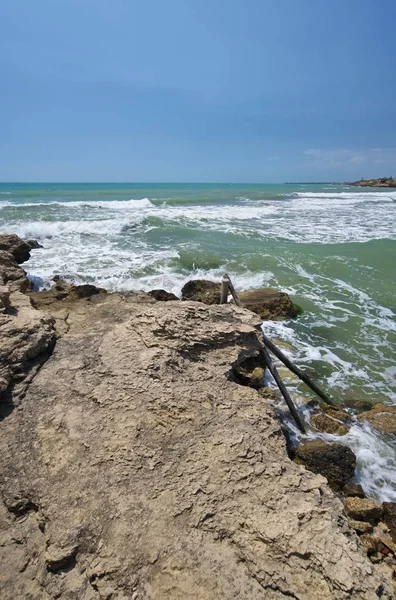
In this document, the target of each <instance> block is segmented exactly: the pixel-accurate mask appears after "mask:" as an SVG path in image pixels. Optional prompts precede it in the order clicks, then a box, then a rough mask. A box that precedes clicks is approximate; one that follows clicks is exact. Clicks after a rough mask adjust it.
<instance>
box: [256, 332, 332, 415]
mask: <svg viewBox="0 0 396 600" xmlns="http://www.w3.org/2000/svg"><path fill="white" fill-rule="evenodd" d="M263 337H264V344H265V345H266V346H267V348H268V349H269V350H271V352H272V353H273V354H275V356H276V357H277V358H279V360H281V361H282V362H283V364H284V365H285V366H286V367H287V368H288V369H290V371H292V373H294V374H295V375H297V377H299V378H300V379H301V381H303V382H304V383H306V384H307V386H308V387H310V388H311V390H312V391H314V392H315V394H317V395H318V396H319V398H322V400H324V401H325V402H326V404H329V405H330V406H337V405H336V404H335V402H333V400H330V398H329V397H328V396H327V395H326V394H325V393H324V392H322V390H321V389H320V388H318V386H317V385H316V383H314V382H313V381H312V380H311V379H310V378H309V377H308V375H306V374H305V373H304V372H303V371H301V369H299V368H298V367H297V366H296V365H295V364H294V363H292V362H291V361H290V360H289V359H288V358H287V356H285V355H284V354H283V352H282V351H281V350H279V348H278V347H277V346H275V344H274V343H273V342H271V340H270V339H269V338H268V337H267V336H266V335H265V334H263Z"/></svg>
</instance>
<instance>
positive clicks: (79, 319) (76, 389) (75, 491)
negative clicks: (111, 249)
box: [0, 280, 395, 600]
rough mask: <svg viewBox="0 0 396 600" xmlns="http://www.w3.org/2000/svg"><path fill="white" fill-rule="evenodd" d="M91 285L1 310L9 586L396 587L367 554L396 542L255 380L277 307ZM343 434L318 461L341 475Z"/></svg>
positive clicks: (387, 590) (15, 591)
mask: <svg viewBox="0 0 396 600" xmlns="http://www.w3.org/2000/svg"><path fill="white" fill-rule="evenodd" d="M76 287H77V288H78V287H79V286H74V288H73V286H69V287H68V284H65V283H64V282H62V281H59V280H58V281H57V282H55V286H54V288H57V289H54V288H53V290H51V291H50V292H39V293H32V294H30V298H28V297H27V296H25V295H23V294H20V293H19V292H16V293H11V294H10V296H9V306H8V307H7V308H6V309H5V312H4V313H3V314H0V332H1V335H0V352H1V355H0V356H1V363H0V364H1V365H2V366H5V370H4V371H1V373H2V375H1V376H2V377H3V381H4V382H5V383H4V385H3V388H2V389H3V394H2V396H1V401H2V407H3V408H4V411H3V413H2V416H3V420H2V421H0V565H1V567H2V569H1V573H2V574H1V598H2V600H16V599H19V598H31V599H32V600H36V599H37V600H41V598H43V599H44V598H45V599H50V598H58V599H59V600H101V599H102V600H103V599H108V600H176V599H180V600H184V599H185V598H189V599H191V600H212V599H213V598H216V600H229V599H230V598H243V599H244V600H281V599H282V598H285V597H288V598H298V599H299V600H322V599H328V600H330V599H333V598H336V599H337V600H349V599H352V598H353V599H354V600H371V599H374V598H381V599H382V600H390V599H391V598H392V591H391V579H390V578H391V573H390V574H388V573H386V572H383V571H382V570H381V569H380V568H379V567H377V566H376V565H375V564H373V558H372V560H371V561H370V560H369V559H368V558H367V553H368V552H369V553H371V552H372V548H373V545H374V547H375V551H374V552H385V549H388V551H389V552H391V553H392V552H393V550H392V549H389V546H390V544H391V543H392V542H391V541H389V540H388V538H387V537H386V536H385V537H384V536H382V537H384V541H383V542H382V541H381V543H380V542H378V541H377V538H375V539H373V540H372V539H371V538H370V539H369V538H364V537H363V536H364V535H365V533H362V536H361V543H360V544H359V539H358V537H357V534H356V533H355V532H354V531H353V529H352V528H351V526H350V525H349V524H348V518H347V516H346V515H345V513H344V508H343V504H342V502H341V501H340V500H339V499H338V498H337V497H336V496H335V495H334V493H333V492H332V491H331V489H330V488H329V486H328V484H327V481H326V479H325V478H324V477H323V476H322V475H319V474H315V473H313V472H310V471H308V470H307V469H306V468H305V466H304V465H303V464H298V463H296V462H293V461H291V460H290V458H289V456H288V454H287V449H286V441H285V437H284V435H283V432H282V425H281V423H280V422H279V420H278V419H277V418H276V414H275V412H274V409H273V408H272V407H271V405H270V404H269V402H268V398H267V395H266V394H263V393H261V391H262V389H261V390H260V391H257V390H256V389H254V388H255V387H258V386H259V385H260V379H261V376H262V373H263V371H262V370H261V371H260V369H262V359H261V354H262V348H263V338H262V332H261V328H260V326H261V318H260V317H258V316H256V315H255V314H253V313H252V312H250V311H248V310H245V309H241V308H238V307H235V306H232V305H224V306H218V305H214V306H205V305H204V304H202V303H197V302H192V301H185V302H158V301H156V300H155V299H154V298H153V297H152V296H150V295H149V294H145V293H144V292H136V293H135V292H128V293H105V292H103V291H102V290H98V288H95V289H94V290H93V289H92V288H91V287H90V288H89V289H88V288H87V287H84V288H83V290H81V291H80V292H78V293H76ZM73 289H74V291H73ZM51 293H52V295H50V294H51ZM30 300H31V301H32V302H33V304H34V306H32V305H31V302H30ZM35 307H37V308H35ZM55 331H56V335H55ZM3 332H4V333H3ZM55 339H56V345H55V346H54V343H55ZM256 369H258V371H256V372H255V370H256ZM243 378H245V379H244V380H243ZM241 383H244V385H241ZM5 409H6V410H5ZM325 445H326V444H325ZM327 446H331V444H327ZM333 446H336V449H335V451H332V450H331V449H325V454H324V453H323V451H322V454H321V458H319V455H317V456H316V459H315V460H316V463H315V461H314V463H313V464H318V463H319V462H320V461H321V462H322V463H323V464H325V465H327V469H328V474H327V476H328V478H329V477H330V476H332V475H334V476H335V478H336V481H337V486H341V480H342V482H345V481H346V480H347V479H348V478H350V476H351V475H352V474H353V470H354V456H353V453H351V451H349V453H348V450H349V449H345V446H341V445H339V444H334V445H333ZM338 446H341V449H340V448H338ZM322 450H323V449H322ZM311 454H312V453H311ZM311 468H312V466H311ZM315 468H316V467H314V468H313V470H315ZM318 470H319V469H318ZM357 499H359V498H357ZM349 506H351V501H349ZM366 508H367V507H366ZM352 513H353V515H354V516H358V517H359V518H362V517H365V516H366V517H367V515H368V513H365V514H363V513H362V512H361V511H358V510H357V507H356V506H354V507H352V510H351V514H352ZM370 514H371V513H370ZM394 514H395V513H394V510H393V507H389V510H388V513H387V515H388V516H387V518H388V522H389V523H391V524H392V526H393V525H394V522H395V518H394ZM382 515H383V518H384V519H385V511H384V510H383V511H382V512H381V517H382ZM356 522H357V521H356ZM361 523H364V521H361ZM366 526H369V527H373V525H372V523H369V522H367V523H366V525H364V524H363V526H362V525H357V527H360V528H362V527H363V528H365V527H366ZM376 526H377V527H379V524H376ZM389 527H390V526H389ZM373 533H374V534H375V535H377V534H376V531H375V530H373ZM368 535H371V534H368ZM378 535H379V534H378ZM377 537H378V536H377ZM385 538H386V539H385ZM381 539H382V538H381ZM364 543H367V545H370V547H369V548H368V549H367V550H366V547H365V546H364ZM381 544H382V545H381ZM378 549H379V550H378ZM383 555H384V556H385V554H383ZM371 556H372V557H374V558H375V560H376V555H375V553H374V554H371ZM391 556H392V555H391ZM390 570H391V571H392V567H390Z"/></svg>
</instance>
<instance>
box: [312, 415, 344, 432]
mask: <svg viewBox="0 0 396 600" xmlns="http://www.w3.org/2000/svg"><path fill="white" fill-rule="evenodd" d="M311 422H312V424H313V425H314V427H316V429H317V430H318V431H322V432H325V433H332V434H334V435H346V434H347V433H348V431H349V427H348V426H347V425H345V424H344V423H340V422H339V421H336V420H335V419H333V418H332V417H329V416H328V415H324V414H318V415H314V416H313V417H312V419H311Z"/></svg>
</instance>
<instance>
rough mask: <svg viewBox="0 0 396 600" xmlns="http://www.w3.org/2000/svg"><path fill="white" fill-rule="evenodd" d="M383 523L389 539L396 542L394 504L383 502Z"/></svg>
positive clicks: (395, 505) (395, 503)
mask: <svg viewBox="0 0 396 600" xmlns="http://www.w3.org/2000/svg"><path fill="white" fill-rule="evenodd" d="M382 508H383V511H384V522H385V524H386V525H387V526H388V527H389V530H390V534H391V537H392V539H393V541H394V542H396V502H383V503H382Z"/></svg>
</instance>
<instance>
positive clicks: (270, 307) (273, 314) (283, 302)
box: [239, 288, 298, 321]
mask: <svg viewBox="0 0 396 600" xmlns="http://www.w3.org/2000/svg"><path fill="white" fill-rule="evenodd" d="M239 298H240V300H241V303H242V306H243V307H244V308H247V309H248V310H251V311H252V312H254V313H256V314H258V315H260V317H261V318H262V319H263V320H267V321H268V320H275V321H277V320H282V319H289V318H293V317H296V316H297V314H298V309H297V308H296V306H294V304H293V302H292V301H291V299H290V297H289V295H288V294H286V293H284V292H279V291H278V290H274V289H272V288H259V289H256V290H249V291H247V292H240V294H239Z"/></svg>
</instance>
